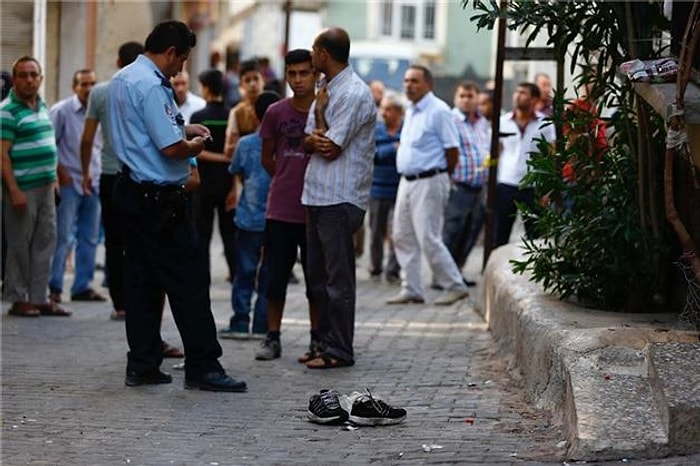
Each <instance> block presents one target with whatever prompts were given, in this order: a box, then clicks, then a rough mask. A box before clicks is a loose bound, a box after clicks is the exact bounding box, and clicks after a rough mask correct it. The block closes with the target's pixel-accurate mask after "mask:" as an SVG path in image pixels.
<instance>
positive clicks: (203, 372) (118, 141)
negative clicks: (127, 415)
mask: <svg viewBox="0 0 700 466" xmlns="http://www.w3.org/2000/svg"><path fill="white" fill-rule="evenodd" d="M196 41H197V40H196V37H195V35H194V33H193V32H192V31H191V30H190V29H189V28H188V27H187V26H186V25H185V24H184V23H181V22H179V21H166V22H163V23H160V24H159V25H157V26H156V27H155V29H153V31H152V32H151V33H150V35H149V36H148V38H147V39H146V44H145V51H144V53H143V54H142V55H139V57H138V58H137V59H136V61H135V62H134V63H132V64H131V65H129V66H127V67H125V68H122V69H121V70H120V71H119V72H117V74H115V75H114V77H113V79H112V81H111V82H110V84H109V91H108V93H109V96H108V109H109V121H110V125H109V131H110V136H111V140H112V143H113V145H114V151H115V153H116V154H117V155H118V157H119V159H120V161H121V162H122V163H123V168H122V172H121V177H120V179H119V181H118V182H117V183H116V187H115V202H116V203H117V208H119V209H121V211H122V215H123V219H124V222H125V225H124V229H125V277H124V278H125V289H126V296H125V308H126V335H127V340H128V343H129V353H128V362H127V366H126V379H125V383H126V385H128V386H138V385H146V384H162V383H170V382H172V377H171V376H170V375H168V374H165V373H163V372H161V371H160V364H161V362H162V360H163V352H162V350H161V345H162V342H161V339H160V332H159V329H160V321H161V305H160V300H161V291H162V290H165V292H166V293H167V295H168V300H169V302H170V307H171V308H172V312H173V316H174V317H175V323H176V325H177V328H178V330H179V332H180V336H181V337H182V342H183V344H184V347H185V358H186V359H185V388H199V389H201V390H211V391H228V392H243V391H245V390H246V384H245V382H243V381H239V380H235V379H234V378H232V377H229V376H228V375H226V373H225V371H224V369H223V368H222V367H221V365H220V364H219V361H218V358H219V357H220V356H221V346H219V343H218V341H217V339H216V327H215V324H214V318H213V316H212V313H211V302H210V298H209V278H208V273H207V267H206V264H205V261H204V257H205V255H204V254H203V252H202V251H201V249H200V246H199V243H198V242H197V241H196V236H195V233H194V229H193V226H192V221H191V218H190V212H189V209H188V208H187V200H186V197H185V192H184V183H185V181H186V179H187V176H188V173H189V162H188V158H189V157H190V156H193V155H196V154H198V153H199V152H201V151H202V149H203V147H204V141H205V140H206V138H207V137H210V134H209V130H208V129H207V128H206V127H204V126H202V125H187V126H185V124H184V120H183V118H182V116H181V115H180V114H179V112H178V107H177V104H176V103H175V99H174V95H173V90H172V88H171V87H170V81H169V78H170V77H172V76H175V75H176V74H177V73H178V72H179V71H181V70H182V67H183V63H184V62H185V61H186V60H187V58H188V57H189V55H190V50H191V49H192V47H194V46H195V44H196ZM187 138H191V139H187Z"/></svg>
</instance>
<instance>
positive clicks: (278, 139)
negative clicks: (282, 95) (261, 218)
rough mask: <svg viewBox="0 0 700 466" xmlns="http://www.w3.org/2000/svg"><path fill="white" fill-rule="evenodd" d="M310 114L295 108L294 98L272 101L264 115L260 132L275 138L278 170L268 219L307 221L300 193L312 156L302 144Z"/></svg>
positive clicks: (271, 185) (271, 193) (271, 190)
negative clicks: (292, 99)
mask: <svg viewBox="0 0 700 466" xmlns="http://www.w3.org/2000/svg"><path fill="white" fill-rule="evenodd" d="M307 117H308V112H302V111H300V110H297V109H296V108H294V106H293V105H292V101H291V99H285V100H282V101H281V102H276V103H274V104H272V105H271V106H270V107H268V109H267V111H266V112H265V116H264V117H263V121H262V124H261V126H260V136H261V137H262V138H263V139H272V140H273V141H274V151H275V153H274V158H275V174H274V176H273V177H272V182H271V184H270V195H269V198H268V202H267V218H268V219H271V220H277V221H281V222H289V223H306V211H305V209H304V206H303V205H302V204H301V193H302V190H303V189H304V173H305V172H306V166H307V165H308V163H309V157H310V156H309V155H308V154H307V153H306V152H304V148H303V143H304V137H305V136H306V135H305V133H304V127H305V125H306V119H307Z"/></svg>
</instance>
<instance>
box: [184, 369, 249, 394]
mask: <svg viewBox="0 0 700 466" xmlns="http://www.w3.org/2000/svg"><path fill="white" fill-rule="evenodd" d="M185 388H186V389H188V390H194V389H196V388H199V389H200V390H208V391H210V392H245V391H246V390H248V386H247V385H246V383H245V382H243V381H242V380H236V379H234V378H233V377H229V376H228V375H226V374H225V373H222V372H209V373H208V374H204V375H203V376H202V377H200V378H198V379H188V378H185Z"/></svg>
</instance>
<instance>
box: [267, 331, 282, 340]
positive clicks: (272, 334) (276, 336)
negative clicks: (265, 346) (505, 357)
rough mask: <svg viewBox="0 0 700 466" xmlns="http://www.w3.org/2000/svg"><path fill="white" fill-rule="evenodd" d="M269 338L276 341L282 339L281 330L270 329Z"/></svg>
mask: <svg viewBox="0 0 700 466" xmlns="http://www.w3.org/2000/svg"><path fill="white" fill-rule="evenodd" d="M267 338H269V339H270V340H274V341H280V331H279V330H277V331H273V330H270V331H268V332H267Z"/></svg>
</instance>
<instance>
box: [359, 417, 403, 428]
mask: <svg viewBox="0 0 700 466" xmlns="http://www.w3.org/2000/svg"><path fill="white" fill-rule="evenodd" d="M405 420H406V416H401V417H397V418H395V419H391V418H388V417H357V416H353V415H350V417H349V421H350V422H352V423H353V424H356V425H358V426H391V425H394V424H399V423H401V422H403V421H405Z"/></svg>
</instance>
